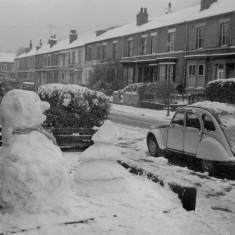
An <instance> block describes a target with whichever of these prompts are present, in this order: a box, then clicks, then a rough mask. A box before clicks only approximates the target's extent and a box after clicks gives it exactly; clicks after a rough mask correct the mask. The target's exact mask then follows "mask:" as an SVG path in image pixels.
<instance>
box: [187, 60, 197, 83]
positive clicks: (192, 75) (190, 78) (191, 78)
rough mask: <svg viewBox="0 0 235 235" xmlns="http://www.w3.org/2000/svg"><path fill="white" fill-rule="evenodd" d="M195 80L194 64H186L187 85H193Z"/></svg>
mask: <svg viewBox="0 0 235 235" xmlns="http://www.w3.org/2000/svg"><path fill="white" fill-rule="evenodd" d="M195 80H196V65H195V64H191V65H189V66H188V87H194V86H195Z"/></svg>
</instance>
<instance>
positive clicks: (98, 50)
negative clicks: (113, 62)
mask: <svg viewBox="0 0 235 235" xmlns="http://www.w3.org/2000/svg"><path fill="white" fill-rule="evenodd" d="M99 59H100V45H98V46H97V60H99Z"/></svg>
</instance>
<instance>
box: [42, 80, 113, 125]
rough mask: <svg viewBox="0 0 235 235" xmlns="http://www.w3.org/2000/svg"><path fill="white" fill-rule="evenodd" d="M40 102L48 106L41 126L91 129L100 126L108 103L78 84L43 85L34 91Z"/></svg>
mask: <svg viewBox="0 0 235 235" xmlns="http://www.w3.org/2000/svg"><path fill="white" fill-rule="evenodd" d="M38 94H39V96H40V98H41V100H43V101H47V102H49V103H50V105H51V108H50V109H49V110H48V111H46V115H47V119H46V121H45V122H44V124H43V125H44V127H53V128H79V127H86V128H91V127H93V126H100V125H101V124H102V123H103V121H104V120H105V119H107V116H108V113H109V104H108V101H107V98H106V96H105V95H104V94H103V93H102V92H95V91H93V90H90V89H88V88H85V87H81V86H78V85H71V84H68V85H65V84H59V83H58V84H46V85H42V86H40V87H39V89H38Z"/></svg>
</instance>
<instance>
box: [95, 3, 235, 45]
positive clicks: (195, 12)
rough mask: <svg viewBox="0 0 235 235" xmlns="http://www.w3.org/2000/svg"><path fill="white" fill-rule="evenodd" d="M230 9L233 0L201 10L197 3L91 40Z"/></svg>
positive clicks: (140, 30) (181, 21)
mask: <svg viewBox="0 0 235 235" xmlns="http://www.w3.org/2000/svg"><path fill="white" fill-rule="evenodd" d="M232 11H235V1H234V0H218V1H217V2H215V3H213V4H212V5H211V6H210V8H208V9H206V10H203V11H200V5H197V6H193V7H189V8H185V9H182V10H178V11H175V12H172V13H170V14H164V15H162V16H157V17H154V18H150V19H149V22H148V23H146V24H143V25H141V26H137V25H136V22H133V23H130V24H126V25H123V26H120V27H117V28H114V29H112V30H109V31H107V32H105V33H103V34H102V35H100V36H99V37H96V38H95V39H94V40H93V41H92V42H97V41H102V40H107V39H111V38H117V37H121V36H128V35H132V34H136V33H141V32H145V31H148V30H153V29H157V28H161V27H165V26H170V25H175V24H180V23H184V22H190V21H194V20H198V19H203V18H207V17H211V16H215V15H220V14H224V13H228V12H232Z"/></svg>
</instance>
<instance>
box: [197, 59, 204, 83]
mask: <svg viewBox="0 0 235 235" xmlns="http://www.w3.org/2000/svg"><path fill="white" fill-rule="evenodd" d="M204 73H205V72H204V65H203V64H199V65H198V74H197V87H203V86H204V77H205V74H204Z"/></svg>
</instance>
